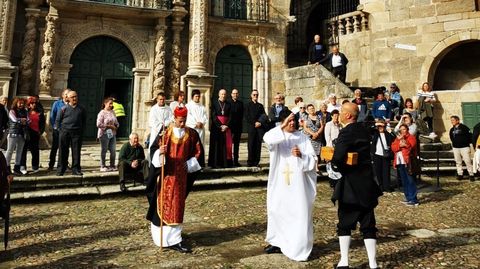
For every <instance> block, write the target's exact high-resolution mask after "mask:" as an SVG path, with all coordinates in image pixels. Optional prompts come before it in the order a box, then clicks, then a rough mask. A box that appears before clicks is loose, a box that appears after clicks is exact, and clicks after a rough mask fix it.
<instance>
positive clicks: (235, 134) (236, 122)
mask: <svg viewBox="0 0 480 269" xmlns="http://www.w3.org/2000/svg"><path fill="white" fill-rule="evenodd" d="M230 104H231V106H232V111H231V113H232V119H231V120H230V123H231V126H230V127H231V129H232V142H233V165H234V166H237V167H238V166H241V165H240V163H239V162H238V150H239V148H240V137H241V136H242V128H243V102H242V101H240V96H239V93H238V90H237V89H233V90H232V101H231V102H230Z"/></svg>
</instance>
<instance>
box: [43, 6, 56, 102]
mask: <svg viewBox="0 0 480 269" xmlns="http://www.w3.org/2000/svg"><path fill="white" fill-rule="evenodd" d="M45 19H46V21H47V28H46V30H45V42H44V43H43V56H42V66H41V70H40V95H50V94H51V86H52V69H53V61H54V56H55V55H54V53H55V42H56V39H57V37H56V35H57V29H56V22H57V20H58V17H57V16H55V15H51V14H49V15H47V17H46V18H45Z"/></svg>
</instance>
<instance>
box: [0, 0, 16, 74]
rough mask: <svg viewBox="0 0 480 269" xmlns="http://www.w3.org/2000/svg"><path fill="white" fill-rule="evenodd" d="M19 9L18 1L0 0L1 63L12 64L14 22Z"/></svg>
mask: <svg viewBox="0 0 480 269" xmlns="http://www.w3.org/2000/svg"><path fill="white" fill-rule="evenodd" d="M16 10H17V1H11V0H0V64H2V62H4V63H6V64H8V66H9V65H10V52H11V49H12V36H13V22H14V21H15V13H16Z"/></svg>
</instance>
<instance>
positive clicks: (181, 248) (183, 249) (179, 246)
mask: <svg viewBox="0 0 480 269" xmlns="http://www.w3.org/2000/svg"><path fill="white" fill-rule="evenodd" d="M168 248H169V249H173V250H176V251H178V252H180V253H190V252H192V250H191V249H189V248H187V247H185V246H182V242H180V243H178V244H176V245H173V246H169V247H168Z"/></svg>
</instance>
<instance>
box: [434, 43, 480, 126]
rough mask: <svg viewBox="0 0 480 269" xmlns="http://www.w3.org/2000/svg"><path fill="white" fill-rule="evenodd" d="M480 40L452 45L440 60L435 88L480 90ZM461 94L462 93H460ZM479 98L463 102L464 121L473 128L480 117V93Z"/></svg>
mask: <svg viewBox="0 0 480 269" xmlns="http://www.w3.org/2000/svg"><path fill="white" fill-rule="evenodd" d="M479 58H480V41H479V40H469V41H464V42H460V43H457V44H454V45H452V46H451V47H450V48H449V49H448V50H447V52H445V53H444V56H443V57H441V59H440V60H439V61H438V64H437V67H436V69H435V75H434V79H433V89H434V90H435V91H437V94H440V95H441V94H442V93H441V91H448V90H455V91H478V92H480V65H479V64H478V59H479ZM459 94H460V93H459ZM477 96H479V97H478V98H477V99H471V100H470V99H469V100H468V101H467V102H466V101H465V100H464V101H462V102H461V106H462V110H461V111H462V115H463V117H462V121H463V123H464V124H466V125H467V126H469V127H470V128H473V126H475V124H477V123H478V119H479V118H480V95H477Z"/></svg>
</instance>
